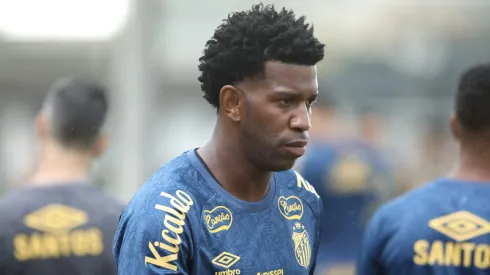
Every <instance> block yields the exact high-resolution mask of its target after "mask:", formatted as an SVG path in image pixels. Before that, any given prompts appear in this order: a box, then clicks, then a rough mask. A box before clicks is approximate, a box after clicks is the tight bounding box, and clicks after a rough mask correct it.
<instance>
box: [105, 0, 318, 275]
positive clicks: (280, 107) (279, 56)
mask: <svg viewBox="0 0 490 275" xmlns="http://www.w3.org/2000/svg"><path fill="white" fill-rule="evenodd" d="M323 56H324V45H323V44H321V43H320V42H319V41H318V40H317V39H316V38H315V37H314V35H313V28H312V27H311V26H309V25H308V24H306V23H305V18H304V17H296V16H295V15H294V13H293V11H290V10H286V9H282V10H276V9H275V8H274V7H273V6H264V5H254V6H253V7H252V8H251V9H250V10H247V11H243V12H236V13H232V14H230V15H229V16H228V17H227V19H225V20H224V22H223V23H222V24H221V25H220V26H219V27H218V28H217V29H216V31H215V33H214V36H213V37H212V38H211V39H210V40H209V41H208V42H207V43H206V48H205V50H204V55H203V56H202V57H201V58H200V65H199V70H200V71H201V76H200V77H199V81H200V82H201V84H202V85H201V88H202V90H203V91H204V98H205V99H206V100H207V101H208V102H209V103H210V104H211V105H212V106H213V107H215V108H216V109H217V116H218V117H217V122H216V127H215V130H214V133H213V136H212V138H211V140H210V141H209V142H208V143H207V144H205V145H204V146H202V147H200V148H197V149H194V150H190V151H187V152H184V153H183V154H182V155H180V156H178V157H176V158H175V159H173V160H171V161H170V162H169V163H167V164H165V165H164V166H162V167H161V168H160V170H158V171H157V172H156V173H155V174H154V175H153V176H151V177H150V179H149V180H148V181H147V182H146V183H145V184H144V185H143V187H142V188H141V189H140V190H139V191H138V192H137V194H136V195H135V196H134V197H133V199H132V200H131V202H130V203H129V205H128V207H127V208H126V209H125V211H124V213H123V215H122V218H121V220H120V223H119V228H118V231H117V233H116V236H115V240H114V248H113V250H114V254H115V257H116V262H117V266H118V274H120V275H130V274H131V275H133V274H139V275H143V274H200V275H201V274H254V275H255V274H312V272H313V270H314V269H315V261H314V259H315V256H316V252H317V248H318V239H319V234H320V224H321V220H320V219H321V216H322V214H321V211H322V210H321V209H322V205H321V201H320V198H319V196H318V195H317V193H316V192H315V190H314V189H313V188H312V187H311V185H310V184H309V183H307V182H306V181H304V180H303V178H302V177H301V176H300V175H299V174H297V173H296V172H295V171H293V170H291V167H293V165H294V163H295V160H296V159H297V158H299V157H300V156H301V155H303V153H304V151H305V145H306V143H307V141H308V130H309V129H310V127H311V125H310V115H311V113H310V111H311V105H312V104H313V102H314V101H315V98H316V97H317V94H318V85H317V70H316V66H315V64H317V62H319V61H320V60H322V59H323Z"/></svg>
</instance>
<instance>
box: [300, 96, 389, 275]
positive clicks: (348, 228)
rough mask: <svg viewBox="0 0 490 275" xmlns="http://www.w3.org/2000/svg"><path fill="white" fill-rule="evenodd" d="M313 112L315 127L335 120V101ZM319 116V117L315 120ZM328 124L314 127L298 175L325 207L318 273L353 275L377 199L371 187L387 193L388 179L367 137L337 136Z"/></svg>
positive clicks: (324, 102)
mask: <svg viewBox="0 0 490 275" xmlns="http://www.w3.org/2000/svg"><path fill="white" fill-rule="evenodd" d="M313 113H314V114H315V117H314V119H313V122H315V121H316V120H322V121H333V120H334V117H335V106H334V104H333V101H332V100H330V99H327V98H324V99H322V100H318V102H317V103H316V104H315V107H314V110H313ZM318 114H322V115H323V117H322V118H316V115H318ZM315 119H316V120H315ZM332 124H334V123H333V122H331V123H328V124H325V123H324V124H322V125H325V128H324V129H318V128H316V126H317V124H316V123H315V128H316V130H315V131H312V133H311V140H312V142H311V144H309V145H308V150H307V153H306V155H305V156H304V157H303V158H302V162H301V164H302V165H301V169H300V171H301V172H302V175H303V176H304V178H305V179H306V180H307V181H308V182H310V183H311V185H313V187H314V188H315V189H316V190H317V192H318V194H319V195H320V197H321V198H322V200H323V205H324V208H325V211H324V213H323V214H324V217H323V232H322V233H323V234H322V238H321V240H320V248H319V251H318V257H317V263H318V265H319V268H318V269H319V271H318V272H317V273H318V274H328V275H337V274H341V275H349V274H354V266H355V260H356V257H357V254H358V252H359V247H360V244H361V238H362V232H363V230H364V226H365V221H366V216H368V215H369V214H370V213H369V210H370V209H369V208H370V206H371V204H373V203H374V202H376V198H377V197H378V196H377V193H376V192H375V190H376V188H375V187H376V185H377V184H383V185H384V186H383V187H384V189H389V186H386V185H388V184H387V181H388V179H389V178H390V177H389V173H388V170H387V169H386V166H387V165H386V164H385V162H384V160H383V159H382V158H381V156H380V153H379V152H378V150H376V149H375V147H374V144H371V143H369V142H368V138H367V137H365V136H364V135H363V136H362V138H351V137H348V138H346V137H345V136H342V134H335V131H336V130H337V131H338V127H335V126H333V127H332V126H330V125H332ZM366 128H368V127H366ZM332 131H333V134H332ZM329 225H333V226H329Z"/></svg>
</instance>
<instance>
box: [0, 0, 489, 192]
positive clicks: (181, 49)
mask: <svg viewBox="0 0 490 275" xmlns="http://www.w3.org/2000/svg"><path fill="white" fill-rule="evenodd" d="M255 3H257V1H250V0H240V1H238V0H235V1H230V0H227V1H225V0H209V1H206V2H202V1H195V0H194V1H192V0H187V1H170V0H167V1H165V0H103V1H96V0H85V1H68V0H42V1H39V0H38V1H29V0H15V1H14V0H0V190H2V191H6V190H8V188H10V187H11V186H13V185H16V184H21V183H23V180H24V179H25V177H26V176H27V175H28V174H29V172H30V171H31V170H32V168H33V165H35V161H36V144H35V136H34V117H35V115H36V113H37V111H38V110H39V108H40V106H41V102H42V99H43V97H44V95H45V94H46V92H47V89H48V88H49V86H50V84H51V83H52V82H53V81H54V80H55V79H57V78H59V77H64V76H84V77H91V78H95V79H97V80H99V81H102V82H103V83H105V84H106V85H107V86H108V87H109V88H110V90H111V114H110V119H109V123H108V125H107V129H106V130H107V131H108V132H109V133H110V134H111V137H112V143H111V146H110V148H109V150H108V152H107V153H106V154H105V155H104V157H103V158H102V159H101V160H100V161H99V163H97V165H96V167H94V169H93V177H94V180H95V182H96V183H97V184H100V185H101V186H103V187H104V188H105V189H106V190H108V191H109V192H112V193H113V194H115V195H117V196H119V197H120V198H122V199H124V200H128V199H129V198H131V196H132V195H133V194H134V192H135V191H136V190H137V189H138V188H139V187H140V186H141V184H142V183H143V182H144V181H145V179H146V178H148V177H149V176H150V175H151V173H152V172H153V171H155V170H156V169H157V168H158V167H159V166H160V165H162V164H163V163H165V162H166V161H168V160H170V159H171V158H173V157H175V156H177V155H179V154H180V153H181V152H182V151H183V150H187V149H191V148H193V147H197V146H199V145H201V144H203V143H204V142H206V141H207V139H208V138H209V137H210V134H211V132H212V130H213V126H214V121H215V112H214V110H213V109H212V108H211V107H210V106H208V104H207V103H206V102H205V100H203V99H202V92H201V91H200V87H199V83H198V81H197V79H196V78H197V76H198V70H197V64H198V58H199V57H200V55H201V53H202V50H203V47H204V43H205V41H206V40H207V39H209V38H210V37H211V35H212V33H213V31H214V29H215V28H216V27H217V26H218V24H220V20H221V19H223V18H225V17H226V16H227V14H228V13H229V12H231V11H239V10H243V9H247V8H249V7H250V6H251V5H252V4H255ZM263 3H266V4H269V3H274V4H276V5H278V6H286V7H288V8H291V9H294V10H295V11H296V13H297V14H304V15H306V16H307V18H308V20H309V21H310V22H313V23H314V26H315V29H316V35H317V36H318V37H319V38H320V40H321V41H323V42H324V43H326V45H327V48H326V58H325V59H324V61H323V62H322V63H321V64H319V84H320V93H325V94H328V96H329V99H331V100H332V102H334V104H333V106H332V107H333V109H334V110H335V112H333V113H332V114H331V115H332V117H331V118H330V119H331V120H332V121H334V122H335V127H327V126H325V128H322V127H323V126H322V125H323V124H322V123H318V125H319V126H318V127H317V129H316V130H317V131H324V132H326V133H327V134H328V135H334V136H336V137H340V138H341V139H342V138H344V137H345V138H351V137H355V138H358V139H362V140H365V141H366V142H369V143H370V144H374V147H375V148H376V150H378V151H379V153H380V154H381V155H383V157H385V158H386V162H387V163H389V164H390V165H391V166H392V169H394V171H396V172H395V173H394V174H395V177H394V179H393V181H391V182H389V183H386V184H389V185H390V188H392V190H394V191H393V192H390V193H389V195H387V196H388V197H392V196H395V195H398V194H401V193H403V192H406V191H407V190H410V189H412V188H414V187H416V186H419V185H421V184H424V183H425V182H426V181H428V180H431V179H432V178H434V177H437V176H440V175H443V174H444V173H446V172H448V171H449V170H450V169H451V166H452V164H453V156H454V154H455V149H456V148H455V144H454V143H453V142H452V141H451V137H450V135H449V132H448V127H447V120H448V116H449V115H450V113H451V108H452V96H453V94H454V92H455V88H456V84H457V81H458V77H459V74H460V73H461V72H462V71H463V70H464V69H466V68H467V67H468V66H471V65H473V64H475V63H478V62H483V61H486V60H489V57H490V47H489V46H488V45H489V44H490V20H488V18H489V17H490V2H489V1H487V0H444V1H442V0H424V1H422V0H357V1H354V0H329V1H325V0H302V1H299V0H298V1H292V0H289V1H288V0H284V1H263ZM201 5H204V6H201ZM317 121H318V120H317ZM298 165H299V166H300V165H301V161H300V162H299V164H298ZM386 187H387V186H386ZM387 188H388V187H387ZM379 190H383V187H382V188H380V189H379Z"/></svg>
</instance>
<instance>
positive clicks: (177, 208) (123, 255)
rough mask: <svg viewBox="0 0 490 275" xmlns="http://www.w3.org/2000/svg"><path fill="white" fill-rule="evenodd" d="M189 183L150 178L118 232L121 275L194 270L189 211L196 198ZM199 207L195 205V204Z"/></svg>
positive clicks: (116, 254) (116, 250)
mask: <svg viewBox="0 0 490 275" xmlns="http://www.w3.org/2000/svg"><path fill="white" fill-rule="evenodd" d="M189 194H191V192H188V191H187V190H186V189H185V186H183V185H180V186H179V184H173V183H168V182H165V183H161V182H147V183H145V185H144V186H143V187H142V188H141V189H140V191H138V193H137V194H136V195H135V197H134V198H133V199H132V201H131V202H130V203H129V205H128V206H127V208H126V210H125V211H124V213H123V215H122V216H121V220H120V222H119V227H118V230H117V232H116V235H115V239H114V244H113V254H114V257H115V260H116V265H117V269H118V274H119V275H134V274H138V275H146V274H148V275H150V274H184V275H186V274H190V269H191V265H192V263H191V259H192V258H193V253H194V251H193V247H194V246H193V236H192V229H191V224H192V223H193V222H194V221H193V219H197V217H196V216H195V215H194V216H193V214H192V213H189V212H190V210H192V209H191V208H193V204H194V201H195V200H194V199H193V198H192V197H191V196H190V195H189ZM194 207H195V205H194Z"/></svg>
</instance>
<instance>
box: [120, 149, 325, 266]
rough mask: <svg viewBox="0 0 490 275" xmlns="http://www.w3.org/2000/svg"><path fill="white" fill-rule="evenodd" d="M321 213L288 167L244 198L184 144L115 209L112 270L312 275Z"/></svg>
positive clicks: (306, 185)
mask: <svg viewBox="0 0 490 275" xmlns="http://www.w3.org/2000/svg"><path fill="white" fill-rule="evenodd" d="M321 212H322V203H321V201H320V198H319V196H318V195H317V193H316V191H315V189H314V188H313V187H312V186H311V185H310V184H309V183H308V182H306V181H305V180H304V179H303V178H302V177H301V176H300V175H299V174H298V173H296V172H295V171H293V170H288V171H285V172H277V173H274V174H273V176H272V179H271V182H270V188H269V191H268V193H267V195H266V196H265V197H264V198H263V199H262V200H261V201H259V202H245V201H242V200H239V199H237V198H235V197H233V196H232V195H230V194H229V193H227V192H226V191H225V190H224V189H223V188H222V187H221V186H220V185H219V183H218V182H217V181H216V180H215V178H214V177H213V175H212V174H211V173H210V172H209V170H208V169H207V167H206V166H205V165H204V163H203V162H202V160H201V159H200V157H199V156H198V155H197V154H196V152H195V150H191V151H188V152H185V153H184V154H182V155H181V156H179V157H177V158H175V159H174V160H172V161H170V162H169V163H167V164H166V165H164V166H162V167H161V168H160V170H159V171H157V172H156V173H155V174H154V175H153V176H152V177H151V178H150V179H149V180H148V181H147V182H146V183H145V184H144V185H143V186H142V188H141V189H140V190H139V191H138V192H137V193H136V195H135V196H134V197H133V199H132V200H131V202H130V203H129V205H128V206H127V208H126V209H125V211H124V213H123V214H122V216H121V220H120V223H119V228H118V230H117V233H116V235H115V239H114V245H113V253H114V256H115V259H116V264H117V268H118V274H120V275H134V274H138V275H144V274H198V275H201V274H203V275H204V274H213V275H220V274H223V275H232V274H254V275H255V274H258V275H265V274H268V275H270V274H273V275H279V274H298V275H299V274H313V271H314V268H315V257H316V253H317V249H318V240H319V235H320V231H321V230H320V227H321V221H320V219H321V216H322V214H321Z"/></svg>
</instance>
